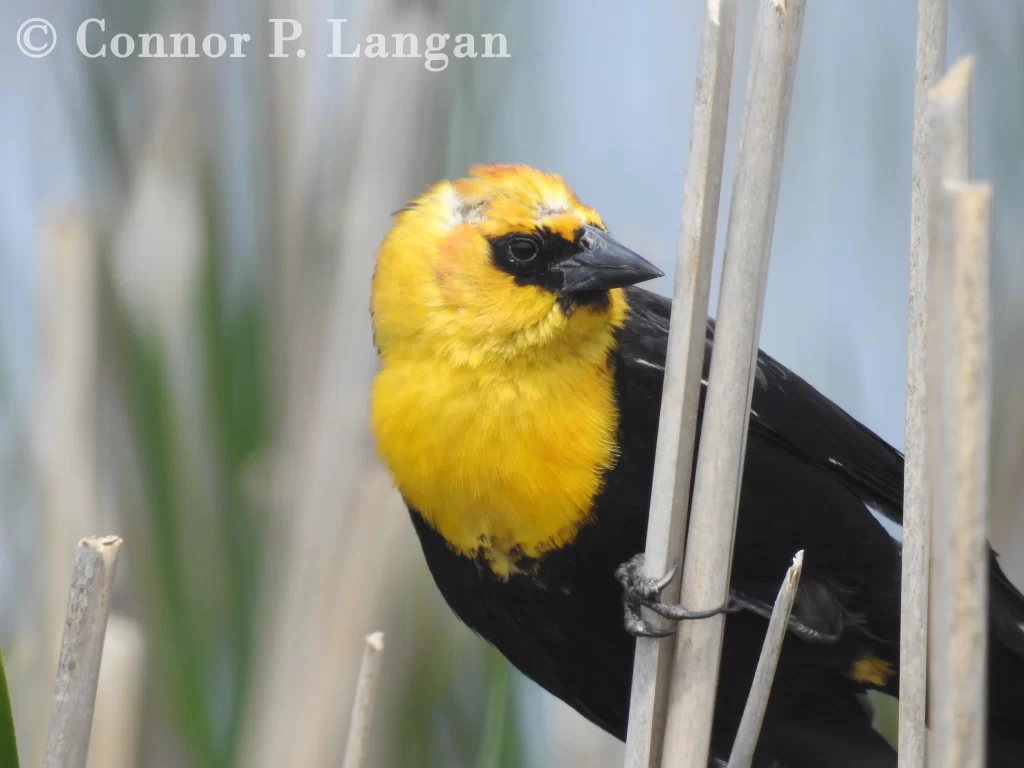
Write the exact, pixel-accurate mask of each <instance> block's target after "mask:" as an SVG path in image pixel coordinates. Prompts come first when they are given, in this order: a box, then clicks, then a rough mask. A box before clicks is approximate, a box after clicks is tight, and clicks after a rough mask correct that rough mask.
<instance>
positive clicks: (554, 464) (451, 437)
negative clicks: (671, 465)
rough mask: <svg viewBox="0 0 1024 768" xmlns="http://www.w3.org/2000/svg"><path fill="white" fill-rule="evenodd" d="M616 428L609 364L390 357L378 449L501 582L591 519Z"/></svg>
mask: <svg viewBox="0 0 1024 768" xmlns="http://www.w3.org/2000/svg"><path fill="white" fill-rule="evenodd" d="M610 346H611V342H609V350H608V351H609V352H610V351H611V350H610ZM617 428H618V411H617V407H616V404H615V392H614V370H613V363H612V361H611V356H610V354H609V355H605V356H604V358H603V359H602V360H601V361H600V362H595V361H594V358H593V356H579V357H575V356H570V357H568V358H560V359H558V360H552V361H551V362H550V364H548V365H544V366H533V367H524V368H519V369H517V370H507V369H502V368H499V367H494V368H488V367H486V366H483V367H478V368H465V367H457V366H447V365H439V364H437V363H436V361H435V362H430V361H424V360H418V361H409V362H402V361H400V360H395V359H390V360H388V361H387V363H386V364H385V366H384V368H383V369H382V370H381V372H380V373H379V374H378V376H377V379H376V381H375V382H374V389H373V429H374V433H375V435H376V438H377V446H378V450H379V452H380V454H381V456H382V457H383V459H384V460H385V461H386V463H387V464H388V466H389V468H390V469H391V471H392V473H393V475H394V478H395V481H396V483H397V485H398V488H399V490H400V491H401V492H402V495H403V496H404V497H405V500H406V502H407V503H408V504H409V505H410V506H411V507H412V508H414V509H415V510H417V511H418V512H419V513H420V515H422V516H423V518H424V519H425V520H426V521H427V522H428V523H429V524H430V525H431V526H432V527H433V528H434V529H435V530H437V531H438V532H439V533H440V534H441V535H442V536H443V537H444V538H445V540H446V541H447V542H448V544H449V546H451V548H452V549H453V550H454V551H456V552H458V553H459V554H462V555H464V556H466V557H472V558H476V559H478V560H479V561H480V562H484V563H487V564H488V565H489V567H490V568H491V570H492V571H493V572H494V573H495V574H496V575H498V576H499V577H501V578H508V576H509V575H510V574H511V573H514V572H516V571H517V570H520V569H523V568H526V567H528V565H527V564H529V563H532V562H535V561H536V560H538V559H540V558H541V557H542V556H543V555H544V554H545V553H546V552H548V551H550V550H552V549H558V548H560V547H564V546H566V545H567V544H569V543H571V542H572V541H573V540H574V539H575V537H576V534H577V532H578V531H579V529H580V527H581V526H583V525H585V524H587V523H588V522H589V521H590V518H591V508H592V503H593V501H594V498H595V496H596V495H597V494H598V493H599V492H600V489H601V484H602V480H603V476H604V473H605V472H606V471H607V470H608V469H610V468H611V466H612V465H613V464H614V462H615V458H616V431H617Z"/></svg>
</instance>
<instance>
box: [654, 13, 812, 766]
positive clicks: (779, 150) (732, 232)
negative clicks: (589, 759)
mask: <svg viewBox="0 0 1024 768" xmlns="http://www.w3.org/2000/svg"><path fill="white" fill-rule="evenodd" d="M804 7H805V3H804V0H789V2H786V3H783V2H781V1H780V0H760V3H759V9H758V17H757V23H756V37H755V41H754V50H753V55H752V56H751V63H750V75H749V82H748V86H747V105H746V114H745V115H744V120H743V135H742V139H741V142H740V154H739V159H738V162H737V171H736V181H735V183H734V186H733V196H732V205H731V206H730V211H729V228H728V232H727V235H726V244H725V263H724V267H723V271H722V287H721V294H720V297H719V311H718V324H717V327H716V333H715V353H714V355H713V356H712V359H711V369H710V374H709V378H708V392H707V400H706V402H705V406H704V419H703V428H702V430H701V444H700V450H699V452H698V458H697V470H696V476H695V479H694V495H693V503H692V505H691V510H690V524H689V532H688V534H687V542H686V557H685V559H684V561H683V581H682V592H681V602H682V604H683V605H685V606H687V607H688V608H691V609H694V610H698V609H701V608H710V607H713V606H717V605H721V604H723V603H724V602H725V601H726V600H727V599H728V595H729V573H730V568H731V564H732V547H733V537H734V533H735V528H736V514H737V510H738V507H739V491H740V489H739V485H740V478H741V477H742V474H743V458H744V453H745V450H746V437H747V426H748V421H749V414H750V399H751V394H752V392H753V383H754V370H755V360H756V357H757V347H758V336H759V333H760V326H761V308H762V303H763V298H764V291H765V285H766V282H767V277H768V257H769V253H770V251H771V240H772V231H773V229H774V224H775V210H776V206H777V202H778V194H779V183H780V180H781V177H782V159H783V154H784V147H785V139H786V129H787V127H788V123H789V111H790V104H791V101H792V94H793V80H794V76H795V73H796V62H797V55H798V51H799V47H800V34H801V31H802V27H803V18H804ZM724 627H725V618H724V616H716V617H714V618H711V619H705V620H702V621H688V622H682V623H681V624H680V625H679V629H678V635H677V640H676V648H675V658H674V662H673V665H674V670H673V674H672V678H671V687H670V690H669V701H668V716H667V722H666V725H665V744H664V749H663V755H662V765H663V766H672V768H706V766H707V762H708V752H709V748H710V740H711V726H712V717H713V711H714V702H715V691H716V683H717V680H718V665H719V661H720V657H721V650H722V635H723V630H724Z"/></svg>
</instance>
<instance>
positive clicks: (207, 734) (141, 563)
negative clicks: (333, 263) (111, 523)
mask: <svg viewBox="0 0 1024 768" xmlns="http://www.w3.org/2000/svg"><path fill="white" fill-rule="evenodd" d="M96 5H97V6H99V7H98V9H97V12H96V15H97V16H104V15H105V16H106V17H107V18H118V19H119V23H118V31H125V32H128V33H129V34H130V33H131V32H132V30H133V29H134V28H138V29H139V30H142V29H148V28H149V27H147V26H146V24H148V23H149V21H148V20H149V19H150V17H151V16H152V14H153V13H154V9H153V4H152V3H141V4H138V7H137V8H136V9H135V10H131V9H129V8H128V6H126V5H125V4H124V3H123V2H116V1H115V0H100V2H98V3H96ZM134 7H135V6H134V5H133V8H134ZM150 26H152V25H151V24H150ZM81 75H82V77H83V79H84V82H83V86H84V91H83V92H77V93H76V92H74V89H69V91H68V97H69V105H70V109H71V111H72V113H75V114H78V115H79V116H80V117H81V118H82V124H83V126H84V129H83V130H82V131H81V132H80V133H79V135H78V136H79V139H80V141H81V142H82V143H81V145H80V146H79V148H78V149H79V159H80V160H81V164H82V167H83V168H84V169H85V173H86V176H87V177H89V178H91V179H92V181H93V184H94V186H95V188H96V189H97V190H104V191H105V192H109V196H107V197H106V200H107V203H108V204H109V205H110V206H111V209H110V210H106V211H104V214H105V215H106V216H107V217H108V218H106V219H104V220H103V222H104V223H105V222H109V223H110V225H109V229H108V230H107V231H105V232H103V231H102V230H101V242H100V252H101V257H102V258H101V278H100V307H101V312H102V318H101V335H102V338H103V344H104V345H105V349H104V351H103V354H104V357H105V359H106V360H107V361H108V362H109V363H110V370H111V374H110V375H111V378H112V380H113V382H114V383H115V387H116V393H117V397H118V399H119V400H120V401H121V402H122V403H123V405H124V411H125V415H126V420H127V427H128V433H129V442H130V448H131V452H132V458H133V463H134V465H135V468H136V469H137V472H138V475H139V485H140V488H141V499H140V502H141V503H140V504H139V505H138V506H137V508H136V507H131V508H130V509H128V510H127V514H128V515H129V519H127V520H126V523H125V524H126V526H128V530H126V531H125V534H126V538H130V541H131V549H130V562H131V565H130V567H131V569H132V587H131V588H132V590H133V595H132V602H133V604H134V605H135V606H137V607H138V609H139V612H140V614H141V615H140V616H139V618H140V619H142V620H143V621H144V622H145V623H146V624H147V626H148V630H147V636H148V637H149V638H150V641H151V643H152V647H151V648H150V658H151V659H155V660H158V662H157V663H153V664H151V674H152V675H153V676H154V677H155V679H154V683H155V684H154V685H153V686H151V687H150V690H151V692H152V695H153V696H155V699H154V700H151V701H149V702H148V710H149V712H150V713H151V714H150V716H151V717H152V716H153V715H154V714H155V715H156V716H157V717H167V716H169V717H170V720H171V721H172V723H173V724H174V728H175V730H176V731H177V733H178V736H179V738H180V748H181V750H182V751H183V752H184V754H185V755H187V761H188V764H190V765H195V766H197V768H232V767H233V766H236V765H238V764H239V759H238V754H239V749H240V743H239V740H240V736H241V733H242V730H243V723H242V717H243V715H244V713H245V712H246V711H247V710H246V707H247V696H248V695H249V694H250V691H251V690H252V688H253V685H252V682H253V680H254V679H255V677H256V676H258V675H260V670H259V669H256V668H254V653H253V642H254V638H255V637H256V635H257V632H258V619H259V618H260V614H259V612H260V611H261V610H266V606H267V604H268V598H269V595H268V594H267V592H268V590H266V589H264V588H263V586H262V584H263V579H262V575H263V568H262V566H263V564H264V557H263V551H264V546H265V541H266V538H267V535H268V531H269V528H268V521H267V520H266V519H265V515H264V509H263V507H262V505H261V504H260V503H259V501H258V500H257V499H255V498H254V494H253V493H252V484H253V478H252V475H253V469H252V468H253V466H254V465H256V464H257V463H258V462H259V461H260V460H261V459H262V458H264V457H266V456H270V455H273V453H274V450H275V449H276V448H277V447H278V445H277V443H276V442H275V441H276V440H277V438H278V437H279V436H278V435H276V434H274V431H273V430H274V427H275V426H276V424H277V419H278V415H277V414H276V413H274V402H273V401H274V397H273V394H274V388H275V387H276V386H278V385H279V384H280V381H281V375H280V372H279V371H274V370H272V369H271V363H270V361H271V360H283V359H287V357H286V356H282V355H279V354H274V351H275V350H273V349H272V344H274V343H275V342H279V341H280V340H281V339H282V338H286V334H283V333H281V329H280V328H279V327H277V326H275V323H280V322H281V319H280V317H279V316H278V315H277V314H276V313H275V309H276V307H275V305H274V301H273V299H272V298H271V296H272V295H273V290H274V287H273V286H270V290H267V288H268V284H269V283H270V282H271V278H270V275H272V274H273V269H274V265H275V264H280V263H281V261H282V260H283V259H285V258H300V257H302V258H304V259H306V255H305V254H285V253H275V252H273V251H274V249H275V248H277V247H281V248H285V247H288V245H289V244H280V246H279V244H278V242H277V240H276V238H274V237H270V238H263V237H258V238H257V240H258V245H259V248H258V249H257V250H262V249H267V251H266V252H262V253H253V254H248V255H247V260H246V261H245V262H244V263H243V264H241V265H239V264H238V263H237V261H232V260H233V259H237V253H238V249H237V248H234V247H232V246H234V245H235V244H234V243H231V242H229V241H228V239H227V238H228V237H229V234H228V233H231V232H238V231H239V230H240V229H241V230H250V231H255V232H266V231H272V229H273V227H274V226H275V225H276V224H277V223H278V222H276V221H270V220H268V215H269V217H270V219H271V220H272V219H275V218H276V217H277V216H279V215H280V213H279V212H278V205H279V203H280V201H279V200H278V198H277V195H278V191H277V190H275V188H274V184H273V180H272V179H260V174H258V173H257V174H254V176H255V178H256V180H257V182H260V183H255V184H253V183H252V178H248V177H247V178H243V179H238V178H232V177H231V176H230V175H228V174H229V173H230V170H229V168H228V166H227V164H225V163H222V162H219V160H218V159H217V152H218V148H217V147H216V146H215V145H211V146H206V147H205V148H204V156H203V157H202V158H200V161H199V162H200V168H201V170H200V173H201V175H202V178H203V179H204V184H203V189H202V200H201V209H202V215H203V231H202V232H201V237H202V242H203V244H204V250H203V252H202V254H201V268H200V277H199V280H198V285H197V286H196V291H195V296H194V298H193V301H194V310H193V313H192V316H193V317H194V318H197V319H198V321H197V322H196V323H195V326H194V327H195V333H194V334H192V336H191V337H190V338H191V341H192V343H193V344H194V349H191V350H190V352H191V359H193V360H194V361H196V363H197V369H198V370H199V373H200V377H199V378H200V380H201V382H202V386H201V388H200V389H199V396H200V399H201V402H200V403H198V404H196V403H189V407H190V410H191V409H195V410H198V412H199V413H201V414H203V416H204V417H205V418H204V421H203V424H202V434H201V440H202V443H203V445H202V446H201V449H202V451H203V456H204V458H206V457H209V458H210V461H209V462H207V464H208V465H207V466H203V467H202V477H199V476H197V474H199V473H198V472H197V462H196V461H194V460H193V461H190V460H188V459H189V455H188V454H189V453H190V452H191V451H194V450H195V445H194V444H193V442H191V441H189V440H188V439H187V435H188V431H189V429H190V427H193V425H190V424H188V423H186V418H185V415H184V414H183V413H182V412H181V411H182V405H183V404H182V403H181V402H180V400H178V399H177V398H179V397H180V396H181V394H180V392H177V391H176V390H175V381H174V374H173V368H172V366H173V363H172V360H171V356H170V350H169V349H168V346H167V345H168V341H167V339H166V338H165V337H164V336H163V335H162V334H161V332H160V330H159V329H158V328H156V327H154V325H153V324H152V323H151V322H149V321H150V320H151V318H147V317H140V316H139V315H138V313H137V311H136V312H133V311H132V310H133V308H132V307H131V306H130V305H129V302H128V301H127V300H126V299H125V297H124V296H122V295H120V293H119V290H118V287H117V285H118V283H117V280H116V276H115V269H116V267H115V266H114V263H113V261H112V253H113V241H114V232H115V229H116V226H117V222H118V219H119V216H120V214H121V213H122V212H123V211H121V210H120V208H121V207H122V206H123V205H124V204H125V201H126V199H127V196H128V194H129V190H131V189H132V185H133V183H134V181H135V179H136V170H137V169H136V168H135V167H133V164H134V163H135V160H134V158H135V156H136V155H138V153H139V147H140V144H141V143H142V142H140V139H139V136H137V135H132V133H131V131H130V130H129V128H130V127H137V126H126V124H125V122H124V120H123V116H124V115H135V114H139V113H142V112H143V111H144V103H145V101H146V99H147V94H146V93H144V88H143V87H142V81H141V78H140V73H139V68H138V66H137V62H135V61H129V60H125V61H119V60H111V59H107V60H105V61H101V60H97V61H91V62H89V63H88V66H85V67H83V69H82V72H81ZM265 85H266V83H264V86H265ZM478 87H479V86H477V88H478ZM268 101H269V99H268ZM206 106H207V108H208V109H209V110H210V113H211V114H209V115H208V117H209V119H210V121H211V124H214V123H215V122H216V121H218V120H226V119H227V118H226V116H223V115H218V111H219V110H221V111H222V110H226V109H228V108H229V107H228V106H227V104H225V103H222V102H218V101H210V102H208V103H207V105H206ZM258 112H259V110H258V109H257V108H253V112H252V113H250V114H249V115H247V116H246V118H245V119H246V120H249V121H253V120H259V119H260V118H259V116H258ZM268 122H269V123H272V122H273V121H272V120H270V121H268ZM204 130H205V129H204ZM264 138H266V139H269V140H270V144H271V145H272V144H273V142H274V141H276V140H277V138H278V137H276V136H275V135H274V134H273V132H272V131H271V132H270V133H269V134H267V136H266V137H264ZM207 141H210V142H213V141H214V140H213V139H207ZM270 151H273V146H266V147H264V146H259V147H255V148H254V149H253V150H252V155H253V158H254V162H255V156H256V154H261V153H266V152H270ZM263 162H266V161H263ZM440 162H443V160H442V159H440V158H439V163H440ZM460 162H461V161H460ZM439 170H440V168H439ZM239 190H244V191H245V193H246V195H245V197H244V198H242V199H241V200H240V199H239V198H238V197H237V195H238V193H239ZM303 213H304V214H307V215H309V214H310V213H311V211H304V212H303ZM306 260H307V261H310V260H309V259H306ZM238 269H241V270H242V271H243V272H245V273H246V275H247V276H248V277H253V276H254V277H255V279H245V280H241V281H238V280H236V279H235V278H236V277H237V270H238ZM229 273H230V275H231V278H232V279H231V280H230V281H229V279H228V275H229ZM228 282H230V283H231V285H230V289H229V286H228V285H227V283H228ZM239 285H241V290H240V291H239V290H238V288H239ZM152 290H154V291H159V290H160V288H159V287H158V286H157V287H154V288H153V289H152ZM229 294H230V301H229V300H228V295H229ZM348 437H350V436H339V439H347V438H348ZM211 478H212V485H213V493H212V502H211V501H210V500H209V499H208V498H207V497H208V496H210V495H211V494H204V493H203V492H201V491H199V490H197V489H199V488H201V487H202V488H205V484H207V483H209V482H210V479H211ZM340 504H341V502H340V501H339V506H340ZM196 520H201V521H202V525H201V526H199V527H200V528H201V529H202V530H203V531H209V532H210V533H211V535H210V536H208V537H205V536H204V537H203V541H201V542H197V541H195V540H194V539H193V538H191V537H190V536H194V534H195V531H196V530H197V525H196ZM354 587H355V585H346V584H338V585H337V588H338V589H339V590H346V589H353V588H354ZM403 599H407V598H403ZM439 619H440V621H439ZM453 621H454V618H453V617H452V616H451V615H450V614H449V613H447V612H446V613H445V614H444V616H443V617H437V616H433V617H429V619H426V620H425V621H422V622H421V623H420V624H419V625H418V626H417V631H416V633H414V634H412V635H410V636H407V637H403V639H402V645H403V646H405V647H404V648H402V651H401V652H402V653H403V654H406V655H408V656H410V657H412V659H413V660H414V661H413V663H412V664H410V665H409V666H408V671H407V674H406V676H405V678H404V679H402V680H400V681H398V685H399V686H401V687H400V692H399V698H400V700H401V704H400V706H399V711H400V718H399V719H398V720H397V722H396V723H395V724H394V725H395V726H396V727H395V729H394V731H395V732H391V733H383V732H381V733H375V736H374V738H375V739H381V740H382V741H384V742H386V743H389V744H394V745H400V751H401V755H400V757H399V759H398V760H397V761H396V762H394V763H390V762H389V764H396V765H416V766H425V767H427V768H429V767H430V766H438V767H440V766H453V765H465V766H481V767H482V768H517V766H521V765H523V764H524V759H525V758H524V755H523V749H522V745H521V732H520V729H519V728H517V727H516V723H517V707H518V697H517V696H516V695H515V694H514V692H513V688H512V686H511V685H510V675H511V674H512V673H511V671H510V670H511V668H510V666H509V664H508V662H507V661H506V660H505V659H504V658H503V657H501V656H500V655H499V654H497V653H496V652H495V651H493V650H492V649H490V648H489V647H488V646H487V645H486V644H485V643H484V642H483V641H481V640H479V639H476V638H473V639H472V640H471V645H470V646H469V647H467V648H464V649H463V653H462V654H461V655H460V659H459V666H458V667H457V668H456V667H455V665H454V662H453V660H452V658H451V657H450V656H446V655H445V654H444V653H443V652H441V651H440V650H439V648H443V645H444V644H443V643H441V644H434V643H432V635H431V633H432V632H433V631H434V630H436V629H437V627H438V626H439V624H440V623H441V622H445V623H447V622H453ZM420 629H422V632H420V631H419V630H420ZM391 647H395V646H394V644H392V645H391ZM339 695H344V692H339ZM378 725H380V726H382V727H383V726H384V725H385V723H383V722H378ZM387 725H391V724H387ZM142 749H143V755H144V756H143V757H142V760H143V762H148V761H149V758H148V757H147V756H146V755H148V752H147V749H148V747H147V745H145V744H144V745H143V747H142Z"/></svg>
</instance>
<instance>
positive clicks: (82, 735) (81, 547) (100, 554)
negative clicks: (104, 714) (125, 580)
mask: <svg viewBox="0 0 1024 768" xmlns="http://www.w3.org/2000/svg"><path fill="white" fill-rule="evenodd" d="M120 549H121V539H120V538H118V537H117V536H106V537H103V538H88V539H82V540H81V541H80V542H78V553H77V555H76V557H75V570H74V573H73V575H72V578H71V594H70V596H69V597H68V610H67V615H66V618H65V621H64V638H63V641H62V644H61V649H60V661H59V662H58V665H57V680H56V683H55V685H54V692H53V707H52V710H51V713H50V732H49V737H48V739H47V744H46V757H45V758H44V760H43V768H85V764H86V759H87V757H88V754H89V737H90V735H91V733H92V717H93V709H94V708H95V705H96V687H97V684H98V682H99V676H100V661H101V659H102V657H103V640H104V637H105V635H106V631H107V616H108V615H109V613H110V595H111V587H112V585H113V582H114V572H115V570H116V567H117V555H118V552H119V550H120Z"/></svg>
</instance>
